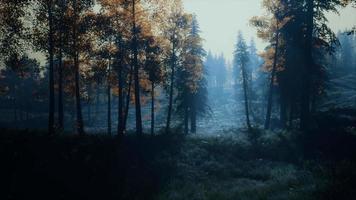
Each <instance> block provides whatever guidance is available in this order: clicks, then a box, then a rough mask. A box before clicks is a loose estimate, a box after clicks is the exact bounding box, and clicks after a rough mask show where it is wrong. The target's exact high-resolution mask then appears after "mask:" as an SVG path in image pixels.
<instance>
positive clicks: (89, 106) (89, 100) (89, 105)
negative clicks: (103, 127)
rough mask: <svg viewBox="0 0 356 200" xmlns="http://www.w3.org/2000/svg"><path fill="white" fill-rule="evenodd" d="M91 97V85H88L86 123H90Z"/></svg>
mask: <svg viewBox="0 0 356 200" xmlns="http://www.w3.org/2000/svg"><path fill="white" fill-rule="evenodd" d="M91 96H92V85H91V84H90V83H89V85H88V105H87V106H88V108H87V109H88V110H87V111H88V113H87V114H88V116H87V117H88V122H89V123H90V122H91Z"/></svg>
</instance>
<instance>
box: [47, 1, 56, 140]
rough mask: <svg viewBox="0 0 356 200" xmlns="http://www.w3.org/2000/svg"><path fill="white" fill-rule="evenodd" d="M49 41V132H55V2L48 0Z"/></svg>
mask: <svg viewBox="0 0 356 200" xmlns="http://www.w3.org/2000/svg"><path fill="white" fill-rule="evenodd" d="M47 6H48V8H47V9H48V10H47V11H48V26H49V33H48V42H49V49H48V54H49V116H48V134H54V72H53V68H54V60H53V57H54V39H53V37H54V30H53V28H54V27H53V12H52V9H53V2H52V1H48V2H47Z"/></svg>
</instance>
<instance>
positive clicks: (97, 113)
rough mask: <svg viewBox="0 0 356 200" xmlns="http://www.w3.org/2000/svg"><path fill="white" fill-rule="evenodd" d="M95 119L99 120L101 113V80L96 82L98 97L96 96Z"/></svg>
mask: <svg viewBox="0 0 356 200" xmlns="http://www.w3.org/2000/svg"><path fill="white" fill-rule="evenodd" d="M95 99H96V100H95V119H96V120H98V119H100V117H99V116H98V115H99V113H100V85H99V81H97V82H96V97H95Z"/></svg>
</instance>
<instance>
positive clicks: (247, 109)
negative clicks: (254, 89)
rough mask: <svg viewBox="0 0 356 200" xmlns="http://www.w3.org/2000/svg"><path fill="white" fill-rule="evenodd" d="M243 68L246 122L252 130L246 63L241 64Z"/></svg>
mask: <svg viewBox="0 0 356 200" xmlns="http://www.w3.org/2000/svg"><path fill="white" fill-rule="evenodd" d="M241 70H242V82H243V83H242V84H243V90H244V99H245V113H246V124H247V128H248V129H249V130H250V129H251V124H250V116H249V108H248V94H247V92H248V90H247V80H246V78H247V77H246V69H245V66H244V64H241Z"/></svg>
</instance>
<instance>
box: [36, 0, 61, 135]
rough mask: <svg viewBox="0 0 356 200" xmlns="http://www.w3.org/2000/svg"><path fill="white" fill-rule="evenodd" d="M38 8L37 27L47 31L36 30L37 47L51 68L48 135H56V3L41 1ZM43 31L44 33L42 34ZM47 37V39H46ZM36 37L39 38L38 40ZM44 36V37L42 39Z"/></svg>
mask: <svg viewBox="0 0 356 200" xmlns="http://www.w3.org/2000/svg"><path fill="white" fill-rule="evenodd" d="M37 3H38V7H36V8H37V9H36V18H37V21H36V22H35V23H37V25H42V26H44V29H43V30H45V31H43V30H40V29H38V26H36V25H35V26H36V28H35V38H34V41H35V45H36V47H37V48H38V49H39V50H42V51H45V52H46V55H47V60H48V66H49V71H48V73H49V84H48V86H49V108H48V134H54V131H55V129H54V112H55V94H54V54H55V40H56V39H55V32H56V27H55V11H54V6H55V2H54V1H53V0H39V1H38V2H37ZM41 31H42V32H41ZM45 35H46V36H47V37H45ZM36 36H37V37H38V36H39V37H38V38H36ZM41 36H42V37H41Z"/></svg>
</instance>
